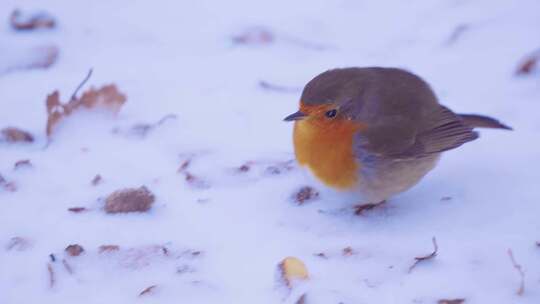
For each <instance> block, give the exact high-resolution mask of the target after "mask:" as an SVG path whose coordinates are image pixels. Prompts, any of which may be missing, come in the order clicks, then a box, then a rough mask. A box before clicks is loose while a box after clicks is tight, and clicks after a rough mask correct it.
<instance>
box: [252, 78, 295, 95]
mask: <svg viewBox="0 0 540 304" xmlns="http://www.w3.org/2000/svg"><path fill="white" fill-rule="evenodd" d="M259 87H261V88H262V89H265V90H268V91H274V92H280V93H298V92H299V91H301V90H302V89H301V88H298V87H287V86H283V85H279V84H274V83H270V82H268V81H264V80H261V81H259Z"/></svg>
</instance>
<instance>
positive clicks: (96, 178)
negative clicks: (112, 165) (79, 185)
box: [90, 174, 103, 186]
mask: <svg viewBox="0 0 540 304" xmlns="http://www.w3.org/2000/svg"><path fill="white" fill-rule="evenodd" d="M102 181H103V178H102V177H101V175H99V174H97V175H96V176H94V178H93V179H92V181H91V182H90V183H91V184H92V186H97V185H99V184H101V182H102Z"/></svg>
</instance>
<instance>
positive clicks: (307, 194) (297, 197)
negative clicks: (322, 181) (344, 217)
mask: <svg viewBox="0 0 540 304" xmlns="http://www.w3.org/2000/svg"><path fill="white" fill-rule="evenodd" d="M317 198H319V192H318V191H317V190H315V189H313V188H312V187H310V186H304V187H302V188H300V189H299V190H298V192H296V193H295V194H294V197H293V199H294V201H295V202H296V203H297V204H298V205H303V204H304V203H306V202H311V201H314V200H316V199H317Z"/></svg>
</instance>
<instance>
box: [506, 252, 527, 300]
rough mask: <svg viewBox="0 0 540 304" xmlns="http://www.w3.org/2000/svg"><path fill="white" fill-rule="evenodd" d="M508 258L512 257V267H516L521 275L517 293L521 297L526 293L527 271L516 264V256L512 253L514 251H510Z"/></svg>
mask: <svg viewBox="0 0 540 304" xmlns="http://www.w3.org/2000/svg"><path fill="white" fill-rule="evenodd" d="M508 256H510V261H512V266H514V268H515V269H516V270H517V272H518V273H519V276H520V277H521V282H520V284H519V288H518V290H517V292H516V293H517V295H518V296H521V295H523V293H524V292H525V271H523V267H521V265H519V264H518V263H517V262H516V259H515V258H514V254H513V253H512V249H508Z"/></svg>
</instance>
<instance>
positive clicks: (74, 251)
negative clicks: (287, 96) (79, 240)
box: [65, 244, 84, 256]
mask: <svg viewBox="0 0 540 304" xmlns="http://www.w3.org/2000/svg"><path fill="white" fill-rule="evenodd" d="M65 250H66V253H67V254H68V255H70V256H79V255H81V253H83V252H84V248H83V247H82V246H81V245H79V244H72V245H69V246H67V247H66V249H65Z"/></svg>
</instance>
